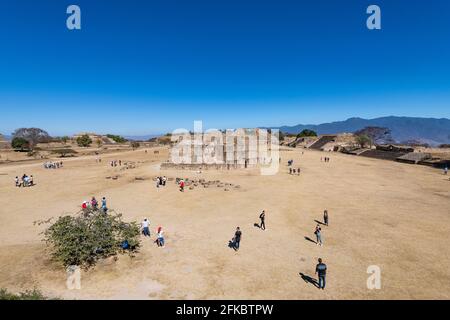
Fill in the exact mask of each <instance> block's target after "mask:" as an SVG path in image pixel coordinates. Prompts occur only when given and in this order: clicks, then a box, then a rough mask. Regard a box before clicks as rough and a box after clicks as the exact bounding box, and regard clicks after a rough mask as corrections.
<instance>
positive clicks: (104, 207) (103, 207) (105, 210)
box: [102, 197, 108, 214]
mask: <svg viewBox="0 0 450 320" xmlns="http://www.w3.org/2000/svg"><path fill="white" fill-rule="evenodd" d="M102 210H103V213H105V214H106V212H107V211H108V208H107V207H106V198H105V197H103V198H102Z"/></svg>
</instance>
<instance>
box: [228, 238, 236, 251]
mask: <svg viewBox="0 0 450 320" xmlns="http://www.w3.org/2000/svg"><path fill="white" fill-rule="evenodd" d="M228 248H231V249H233V250H234V251H236V245H235V243H234V241H233V240H230V241H228Z"/></svg>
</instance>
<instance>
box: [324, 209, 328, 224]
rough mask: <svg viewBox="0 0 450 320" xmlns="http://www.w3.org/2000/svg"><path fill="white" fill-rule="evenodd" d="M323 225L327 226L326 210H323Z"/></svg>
mask: <svg viewBox="0 0 450 320" xmlns="http://www.w3.org/2000/svg"><path fill="white" fill-rule="evenodd" d="M323 223H325V225H326V226H328V210H324V212H323Z"/></svg>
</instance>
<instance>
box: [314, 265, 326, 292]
mask: <svg viewBox="0 0 450 320" xmlns="http://www.w3.org/2000/svg"><path fill="white" fill-rule="evenodd" d="M318 261H319V263H318V264H317V265H316V273H315V274H318V276H319V279H318V280H319V289H322V290H325V277H326V275H327V265H326V264H325V263H323V262H322V258H319V260H318Z"/></svg>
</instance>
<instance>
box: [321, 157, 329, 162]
mask: <svg viewBox="0 0 450 320" xmlns="http://www.w3.org/2000/svg"><path fill="white" fill-rule="evenodd" d="M320 161H323V162H330V158H328V157H320Z"/></svg>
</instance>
